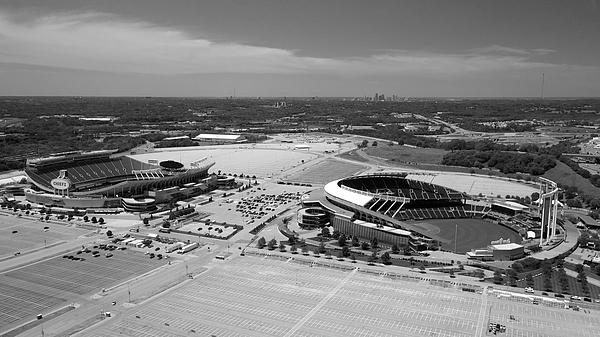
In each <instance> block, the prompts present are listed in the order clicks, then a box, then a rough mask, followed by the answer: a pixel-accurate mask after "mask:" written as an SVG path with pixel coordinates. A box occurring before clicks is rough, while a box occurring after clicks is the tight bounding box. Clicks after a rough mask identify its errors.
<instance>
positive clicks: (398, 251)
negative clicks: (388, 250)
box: [392, 244, 400, 254]
mask: <svg viewBox="0 0 600 337" xmlns="http://www.w3.org/2000/svg"><path fill="white" fill-rule="evenodd" d="M398 253H400V248H398V245H397V244H394V245H392V254H398Z"/></svg>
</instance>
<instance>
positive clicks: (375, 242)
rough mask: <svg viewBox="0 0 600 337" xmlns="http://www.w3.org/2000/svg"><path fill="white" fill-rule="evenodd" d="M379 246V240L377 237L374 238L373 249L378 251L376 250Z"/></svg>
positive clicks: (372, 240)
mask: <svg viewBox="0 0 600 337" xmlns="http://www.w3.org/2000/svg"><path fill="white" fill-rule="evenodd" d="M378 246H379V240H377V238H376V237H374V238H372V239H371V247H372V248H373V249H376V248H379V247H378Z"/></svg>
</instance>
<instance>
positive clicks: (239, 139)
mask: <svg viewBox="0 0 600 337" xmlns="http://www.w3.org/2000/svg"><path fill="white" fill-rule="evenodd" d="M192 140H195V141H197V142H206V143H216V144H237V143H245V142H247V141H248V140H247V139H246V136H242V135H232V134H209V133H201V134H199V135H197V136H196V137H194V138H192Z"/></svg>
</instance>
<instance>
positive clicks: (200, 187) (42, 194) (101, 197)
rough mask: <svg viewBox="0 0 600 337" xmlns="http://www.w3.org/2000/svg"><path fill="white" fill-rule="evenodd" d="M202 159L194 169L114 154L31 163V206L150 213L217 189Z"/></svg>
mask: <svg viewBox="0 0 600 337" xmlns="http://www.w3.org/2000/svg"><path fill="white" fill-rule="evenodd" d="M213 165H214V162H211V161H209V160H207V158H202V159H200V160H198V161H195V162H192V163H191V164H190V165H189V166H190V167H184V165H183V164H181V163H179V162H176V161H172V160H165V161H161V162H157V161H156V160H149V161H148V163H145V162H141V161H138V160H135V159H133V158H130V157H128V156H118V155H116V154H115V151H94V152H80V151H74V152H64V153H57V154H53V155H51V156H49V157H46V158H37V159H29V160H27V165H26V169H25V173H26V174H27V176H28V178H29V181H30V182H31V189H27V190H26V191H25V197H26V199H27V200H28V201H30V202H33V203H36V204H41V205H44V206H48V207H57V208H60V209H61V210H63V211H77V210H78V209H87V210H90V209H96V210H97V211H98V212H102V210H104V211H106V212H118V211H120V210H125V211H131V212H142V211H151V210H154V209H155V208H156V204H160V203H168V202H171V201H178V200H183V199H187V198H189V197H192V196H195V195H199V194H201V193H204V192H206V191H209V190H211V189H214V188H216V186H217V177H216V176H214V175H210V174H209V173H208V169H209V168H210V167H211V166H213Z"/></svg>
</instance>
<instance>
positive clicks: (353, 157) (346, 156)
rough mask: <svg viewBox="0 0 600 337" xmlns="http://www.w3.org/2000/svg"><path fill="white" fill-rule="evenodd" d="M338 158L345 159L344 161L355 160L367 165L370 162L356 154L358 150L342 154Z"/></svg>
mask: <svg viewBox="0 0 600 337" xmlns="http://www.w3.org/2000/svg"><path fill="white" fill-rule="evenodd" d="M337 157H340V158H343V159H348V160H353V161H356V162H360V163H366V162H368V160H367V159H365V158H363V157H361V156H359V155H358V154H356V150H352V151H348V152H345V153H342V154H340V155H338V156H337Z"/></svg>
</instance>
